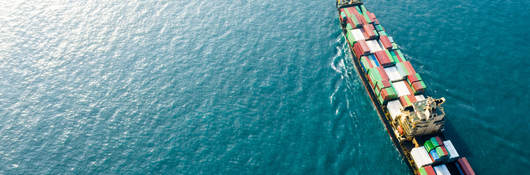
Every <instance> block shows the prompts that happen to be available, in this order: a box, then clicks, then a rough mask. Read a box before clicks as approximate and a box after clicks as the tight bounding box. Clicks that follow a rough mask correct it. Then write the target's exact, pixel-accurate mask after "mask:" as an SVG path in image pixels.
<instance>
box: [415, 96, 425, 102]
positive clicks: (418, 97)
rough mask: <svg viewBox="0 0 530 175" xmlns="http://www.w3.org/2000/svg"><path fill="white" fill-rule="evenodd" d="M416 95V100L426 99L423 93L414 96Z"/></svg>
mask: <svg viewBox="0 0 530 175" xmlns="http://www.w3.org/2000/svg"><path fill="white" fill-rule="evenodd" d="M414 97H416V101H423V100H425V96H423V95H416V96H414Z"/></svg>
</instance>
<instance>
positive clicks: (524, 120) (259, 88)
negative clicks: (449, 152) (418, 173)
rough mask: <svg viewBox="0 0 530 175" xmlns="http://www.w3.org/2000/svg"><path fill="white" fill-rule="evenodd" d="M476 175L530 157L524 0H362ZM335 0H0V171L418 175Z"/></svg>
mask: <svg viewBox="0 0 530 175" xmlns="http://www.w3.org/2000/svg"><path fill="white" fill-rule="evenodd" d="M365 2H366V6H367V8H368V10H370V11H372V12H374V13H375V14H376V16H377V17H378V19H379V20H380V22H381V23H382V24H383V26H384V27H385V29H386V30H387V33H388V34H390V35H391V36H393V37H394V39H395V40H396V42H397V43H398V44H399V45H400V47H401V48H402V50H403V51H404V53H405V55H406V56H407V58H408V59H409V60H410V61H411V62H412V64H413V65H414V66H415V68H416V70H417V71H418V72H420V73H421V75H422V77H423V79H424V80H425V81H426V84H427V86H428V93H429V94H430V95H432V96H435V97H445V98H446V99H447V102H446V104H445V109H446V112H447V127H446V128H447V129H446V130H447V132H448V135H449V137H450V138H451V139H452V140H453V142H454V144H455V146H456V147H457V149H458V150H459V151H460V154H462V155H466V156H467V157H468V159H469V161H470V162H471V164H472V166H473V168H474V169H475V171H476V172H477V173H479V174H521V173H522V174H524V173H527V172H528V168H529V167H530V147H529V145H530V117H529V116H528V113H529V110H530V100H529V99H530V97H529V95H528V94H529V89H530V78H529V75H530V68H529V66H530V56H529V55H530V54H529V53H530V43H529V42H528V41H530V34H529V31H530V30H529V29H530V21H529V20H528V16H530V11H529V10H528V9H529V8H530V1H527V0H508V1H506V0H504V1H501V0H492V1H480V0H444V1H442V0H434V1H422V0H399V1H391V0H367V1H365ZM334 3H335V2H334V1H332V0H326V1H324V0H319V1H284V0H269V1H247V0H235V1H221V0H210V1H154V0H151V1H138V0H130V1H103V0H89V1H73V0H55V1H46V0H42V1H19V0H4V1H2V3H0V174H408V173H410V172H409V169H408V168H407V166H406V163H405V162H404V161H403V160H402V158H401V157H400V155H399V153H398V151H397V149H396V148H395V147H394V145H393V144H392V142H391V140H390V138H389V136H388V134H387V132H386V130H385V128H384V127H383V124H382V122H381V121H380V120H379V118H378V116H377V114H376V111H375V109H374V107H373V106H372V104H371V102H370V101H369V98H368V95H367V94H366V91H365V88H364V87H363V86H362V83H361V81H360V79H359V77H358V75H357V73H356V72H355V69H354V67H353V64H352V63H351V61H350V59H351V55H350V54H349V51H348V49H347V47H346V44H345V40H344V38H343V36H342V34H341V30H340V27H339V23H338V15H337V12H336V9H335V4H334Z"/></svg>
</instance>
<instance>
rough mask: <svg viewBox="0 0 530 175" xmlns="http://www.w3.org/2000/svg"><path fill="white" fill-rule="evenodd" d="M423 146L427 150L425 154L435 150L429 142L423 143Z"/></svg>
mask: <svg viewBox="0 0 530 175" xmlns="http://www.w3.org/2000/svg"><path fill="white" fill-rule="evenodd" d="M423 146H425V149H426V150H427V152H431V150H433V149H434V148H436V147H434V145H433V144H432V142H431V141H430V140H427V141H425V143H423Z"/></svg>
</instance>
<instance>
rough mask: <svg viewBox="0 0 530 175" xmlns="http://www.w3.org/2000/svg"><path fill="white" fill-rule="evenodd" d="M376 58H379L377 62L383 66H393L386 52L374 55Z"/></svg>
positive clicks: (378, 52) (382, 51)
mask: <svg viewBox="0 0 530 175" xmlns="http://www.w3.org/2000/svg"><path fill="white" fill-rule="evenodd" d="M374 55H375V57H376V58H377V61H379V64H381V65H382V66H385V67H386V66H391V65H392V62H391V61H390V58H388V55H387V54H386V52H385V51H384V50H381V51H377V52H375V53H374Z"/></svg>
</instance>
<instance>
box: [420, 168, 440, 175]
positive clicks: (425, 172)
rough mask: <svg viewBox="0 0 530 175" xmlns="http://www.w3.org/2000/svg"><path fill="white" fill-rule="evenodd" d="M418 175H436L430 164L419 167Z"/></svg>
mask: <svg viewBox="0 0 530 175" xmlns="http://www.w3.org/2000/svg"><path fill="white" fill-rule="evenodd" d="M419 172H420V175H436V173H435V172H434V169H433V168H432V166H425V167H421V168H420V169H419Z"/></svg>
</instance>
